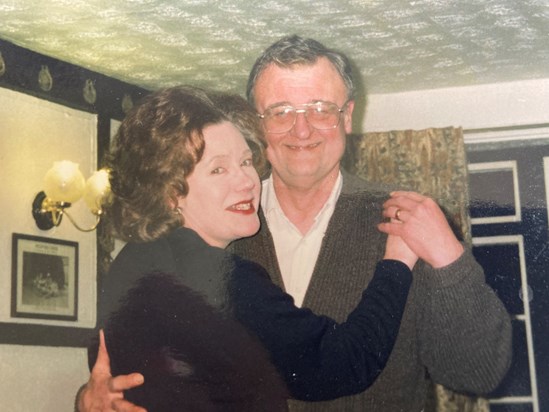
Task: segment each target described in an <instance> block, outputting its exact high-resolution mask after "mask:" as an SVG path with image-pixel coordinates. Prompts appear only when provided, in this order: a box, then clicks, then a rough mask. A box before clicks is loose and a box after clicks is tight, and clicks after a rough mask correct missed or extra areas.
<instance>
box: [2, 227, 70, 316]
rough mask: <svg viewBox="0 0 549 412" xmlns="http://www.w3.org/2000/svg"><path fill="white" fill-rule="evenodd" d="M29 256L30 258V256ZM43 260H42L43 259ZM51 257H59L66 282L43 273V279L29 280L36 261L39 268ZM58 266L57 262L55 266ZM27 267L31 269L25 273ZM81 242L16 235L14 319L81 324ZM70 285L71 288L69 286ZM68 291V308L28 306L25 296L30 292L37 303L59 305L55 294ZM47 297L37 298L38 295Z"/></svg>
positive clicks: (12, 314)
mask: <svg viewBox="0 0 549 412" xmlns="http://www.w3.org/2000/svg"><path fill="white" fill-rule="evenodd" d="M27 253H28V254H27ZM40 256H42V258H40ZM47 256H58V257H61V258H63V259H62V260H63V261H65V262H61V265H62V266H59V264H57V266H58V268H59V267H61V268H62V271H63V278H62V281H61V283H62V284H60V282H59V279H54V278H53V277H52V276H51V274H49V272H48V273H47V274H46V273H41V272H40V278H38V277H34V278H33V279H29V278H28V275H27V273H26V271H27V270H28V266H30V265H31V264H32V263H33V261H35V260H36V259H39V260H38V262H35V264H36V265H40V264H43V262H44V261H47V259H46V258H45V257H47ZM53 262H55V263H57V262H58V261H57V262H56V260H53V261H52V263H53ZM25 264H26V265H27V269H25ZM78 276H79V273H78V242H74V241H69V240H62V239H54V238H47V237H40V236H33V235H26V234H21V233H13V234H12V285H11V317H12V318H27V319H50V320H63V321H71V322H75V321H77V320H78V280H79V279H78ZM30 282H32V283H30ZM65 283H67V284H65ZM65 287H66V288H67V289H66V296H65V300H66V305H65V306H64V307H56V306H55V305H47V306H44V307H42V306H41V305H36V304H35V303H34V302H32V301H31V302H29V301H27V302H25V301H24V300H25V299H24V295H25V292H28V293H29V295H30V293H31V292H34V293H32V295H30V296H31V297H32V298H33V299H34V300H36V299H38V300H41V299H43V300H44V302H47V301H48V300H49V299H51V302H55V300H54V299H55V294H56V293H58V292H59V290H63V289H64V288H65ZM37 290H38V291H39V293H40V294H42V295H43V296H42V297H41V296H36V293H35V292H36V291H37Z"/></svg>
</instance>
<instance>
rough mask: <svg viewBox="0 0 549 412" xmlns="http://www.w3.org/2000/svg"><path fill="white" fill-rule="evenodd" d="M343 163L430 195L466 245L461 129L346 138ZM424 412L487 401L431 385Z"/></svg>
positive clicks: (480, 409)
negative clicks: (431, 388)
mask: <svg viewBox="0 0 549 412" xmlns="http://www.w3.org/2000/svg"><path fill="white" fill-rule="evenodd" d="M342 165H343V167H344V168H345V169H347V170H348V171H349V172H350V173H353V174H355V175H358V176H360V177H362V178H364V179H365V180H368V181H372V182H380V183H385V184H389V185H391V186H397V187H399V188H400V187H401V188H404V189H407V190H413V191H416V192H420V193H422V194H425V195H428V196H430V197H432V198H434V199H436V200H437V201H438V203H439V204H440V205H441V207H442V208H443V209H444V210H445V212H446V214H447V216H448V218H449V220H451V221H452V223H453V226H454V229H455V230H456V231H457V232H458V234H460V235H461V237H462V238H463V239H464V240H465V241H466V242H467V243H469V244H470V242H471V230H470V219H469V214H468V205H469V190H468V174H467V161H466V156H465V144H464V141H463V132H462V129H461V128H453V127H447V128H440V129H426V130H405V131H390V132H373V133H365V134H360V135H349V136H348V137H347V149H346V153H345V156H344V159H343V162H342ZM426 411H427V412H458V411H459V412H488V411H489V406H488V402H487V401H486V400H485V399H482V398H470V397H467V396H464V395H460V394H457V393H454V392H452V391H450V390H448V389H446V388H444V387H442V386H440V385H433V390H432V393H431V394H430V396H429V401H428V408H427V410H426Z"/></svg>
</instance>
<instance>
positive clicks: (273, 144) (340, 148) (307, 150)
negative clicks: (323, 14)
mask: <svg viewBox="0 0 549 412" xmlns="http://www.w3.org/2000/svg"><path fill="white" fill-rule="evenodd" d="M254 93H255V94H254V98H255V102H256V109H257V111H258V112H259V113H264V112H265V110H266V109H268V108H271V107H274V106H277V105H280V104H286V105H290V106H294V107H297V106H300V105H303V104H308V103H315V102H319V101H323V102H332V103H335V104H336V105H337V106H339V107H340V108H344V109H345V110H344V112H343V113H342V114H341V118H340V122H339V125H338V126H337V127H335V128H333V129H328V130H317V129H315V128H314V127H312V126H311V125H310V124H309V123H308V122H307V120H306V118H305V114H304V113H298V114H297V118H296V121H295V125H294V126H293V127H292V128H291V129H290V130H289V131H287V132H284V133H269V132H267V134H266V138H267V142H268V148H267V152H266V153H267V158H268V159H269V161H270V163H271V165H272V167H273V178H274V179H278V178H280V179H281V180H282V181H283V182H284V183H285V184H286V185H288V186H300V187H308V186H312V185H314V184H315V183H318V182H321V181H323V180H324V179H326V178H329V177H330V176H333V175H334V173H335V172H337V171H338V170H339V162H340V160H341V157H342V156H343V152H344V151H345V135H346V133H350V132H351V115H352V111H353V107H354V102H353V101H350V102H349V103H347V105H346V106H345V107H343V105H344V104H345V102H346V99H347V92H346V89H345V84H344V83H343V79H342V78H341V77H340V75H339V74H338V72H337V71H336V69H335V68H334V67H333V65H332V64H331V63H330V61H329V60H328V59H326V58H321V59H319V60H318V61H317V62H316V63H315V64H314V65H309V66H301V65H300V66H294V67H291V68H281V67H278V66H276V65H274V64H272V65H270V66H268V67H267V68H266V69H265V70H264V71H263V72H262V73H261V75H260V76H259V78H258V80H257V82H256V85H255V89H254Z"/></svg>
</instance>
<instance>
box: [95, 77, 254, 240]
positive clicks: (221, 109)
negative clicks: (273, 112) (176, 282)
mask: <svg viewBox="0 0 549 412" xmlns="http://www.w3.org/2000/svg"><path fill="white" fill-rule="evenodd" d="M242 103H245V106H243V105H242ZM241 112H242V114H241ZM251 113H253V114H254V116H252V115H251ZM235 116H236V117H235ZM236 118H238V119H240V120H241V121H237V120H235V119H236ZM242 119H247V120H242ZM223 121H230V122H232V123H233V124H234V125H235V126H236V127H237V128H238V129H239V130H240V131H241V133H242V134H243V135H244V137H245V138H247V140H248V141H250V140H251V141H252V144H251V145H250V146H251V147H252V150H253V151H254V153H260V154H259V155H255V154H254V160H256V161H258V162H259V164H261V163H262V162H264V160H262V159H263V155H262V151H263V149H262V143H261V142H262V140H263V137H262V136H261V133H262V131H261V127H260V126H259V124H258V122H259V119H258V118H257V116H256V115H255V112H253V110H252V109H251V108H250V106H248V105H247V103H246V101H245V100H244V99H243V98H241V97H239V96H236V95H225V94H221V93H217V92H208V91H205V90H203V89H199V88H196V87H191V86H177V87H172V88H168V89H163V90H159V91H157V92H155V93H152V94H150V95H148V96H146V97H145V98H144V99H143V100H142V102H141V103H140V104H139V105H138V106H136V107H134V109H132V110H131V111H130V112H129V113H128V115H127V116H126V118H125V119H124V120H123V121H122V124H121V125H120V128H119V129H118V132H117V134H116V136H115V139H114V142H113V146H112V149H111V151H110V153H109V155H108V158H107V164H108V167H109V168H110V183H111V190H112V197H111V200H110V202H109V204H108V205H107V206H106V214H107V216H108V221H109V223H110V225H111V228H112V230H113V231H114V233H115V235H116V236H117V237H119V238H121V239H122V240H125V241H131V242H146V241H151V240H154V239H157V238H159V237H161V236H163V235H165V234H166V233H168V232H169V231H171V230H173V229H174V228H176V227H179V226H181V225H182V222H183V220H182V216H181V215H180V214H178V213H177V211H176V210H175V205H176V204H177V198H178V197H179V196H186V195H187V193H188V192H189V186H188V183H187V178H188V176H189V175H190V174H191V173H192V172H193V170H194V167H195V165H196V164H197V163H198V162H199V161H200V159H201V158H202V155H203V153H204V135H203V130H204V129H205V128H206V127H207V126H210V125H212V124H218V123H221V122H223ZM258 133H259V135H258ZM254 146H255V147H254Z"/></svg>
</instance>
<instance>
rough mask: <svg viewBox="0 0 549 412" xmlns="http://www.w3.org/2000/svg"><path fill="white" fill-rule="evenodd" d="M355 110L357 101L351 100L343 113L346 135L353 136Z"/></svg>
mask: <svg viewBox="0 0 549 412" xmlns="http://www.w3.org/2000/svg"><path fill="white" fill-rule="evenodd" d="M354 109H355V101H354V100H349V101H348V102H347V105H346V106H345V111H344V112H343V125H344V126H345V133H347V134H351V133H352V131H353V110H354Z"/></svg>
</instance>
